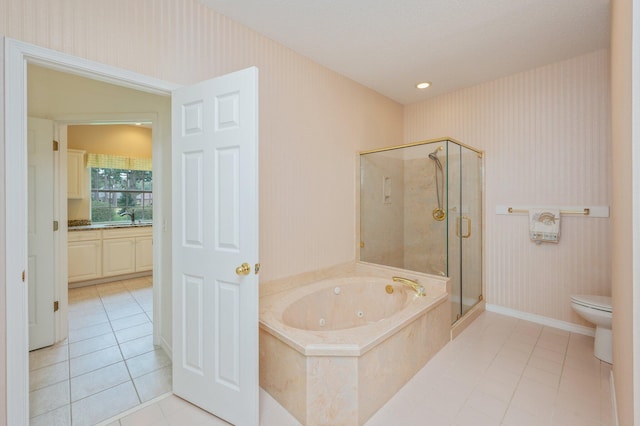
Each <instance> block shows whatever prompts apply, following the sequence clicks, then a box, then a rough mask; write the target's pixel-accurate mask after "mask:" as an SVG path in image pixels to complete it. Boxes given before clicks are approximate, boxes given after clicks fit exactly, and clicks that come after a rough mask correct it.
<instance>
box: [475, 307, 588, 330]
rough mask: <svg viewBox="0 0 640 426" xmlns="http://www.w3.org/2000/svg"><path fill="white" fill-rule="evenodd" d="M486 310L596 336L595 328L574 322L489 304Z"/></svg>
mask: <svg viewBox="0 0 640 426" xmlns="http://www.w3.org/2000/svg"><path fill="white" fill-rule="evenodd" d="M485 309H486V310H487V311H489V312H495V313H496V314H501V315H506V316H508V317H514V318H518V319H522V320H526V321H531V322H535V323H536V324H541V325H546V326H547V327H553V328H559V329H560V330H565V331H569V332H571V333H578V334H584V335H585V336H591V337H594V336H595V335H596V329H595V328H591V327H585V326H584V325H578V324H574V323H572V322H567V321H560V320H557V319H553V318H549V317H545V316H542V315H536V314H531V313H529V312H524V311H518V310H516V309H511V308H505V307H504V306H499V305H493V304H490V303H487V305H486V308H485Z"/></svg>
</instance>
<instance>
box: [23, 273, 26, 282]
mask: <svg viewBox="0 0 640 426" xmlns="http://www.w3.org/2000/svg"><path fill="white" fill-rule="evenodd" d="M25 278H26V277H25V272H24V271H22V282H24V280H25Z"/></svg>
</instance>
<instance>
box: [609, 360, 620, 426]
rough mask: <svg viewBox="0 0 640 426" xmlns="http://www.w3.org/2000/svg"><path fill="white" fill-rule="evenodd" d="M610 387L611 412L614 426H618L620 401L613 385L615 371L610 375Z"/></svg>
mask: <svg viewBox="0 0 640 426" xmlns="http://www.w3.org/2000/svg"><path fill="white" fill-rule="evenodd" d="M609 386H610V387H611V411H612V413H611V414H612V417H613V418H612V419H611V420H613V426H618V425H619V424H620V423H618V400H617V399H616V386H615V384H614V383H613V369H612V370H611V372H610V373H609Z"/></svg>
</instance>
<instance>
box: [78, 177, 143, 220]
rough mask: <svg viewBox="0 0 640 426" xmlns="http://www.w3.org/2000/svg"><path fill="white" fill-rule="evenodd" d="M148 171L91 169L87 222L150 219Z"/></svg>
mask: <svg viewBox="0 0 640 426" xmlns="http://www.w3.org/2000/svg"><path fill="white" fill-rule="evenodd" d="M152 185H153V179H152V174H151V171H147V170H126V169H109V168H102V167H92V168H91V222H93V223H104V222H127V221H131V217H130V214H131V213H132V212H133V215H134V217H135V220H136V221H138V220H141V221H150V220H152V219H153V208H152V207H153V193H152Z"/></svg>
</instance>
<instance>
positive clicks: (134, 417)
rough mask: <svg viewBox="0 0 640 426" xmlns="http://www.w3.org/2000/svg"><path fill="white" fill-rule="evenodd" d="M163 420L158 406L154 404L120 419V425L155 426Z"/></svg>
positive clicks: (162, 414)
mask: <svg viewBox="0 0 640 426" xmlns="http://www.w3.org/2000/svg"><path fill="white" fill-rule="evenodd" d="M165 420H166V419H165V417H164V413H163V412H162V410H161V409H160V405H158V404H157V403H156V404H152V405H150V406H148V407H145V408H141V409H140V410H138V411H136V412H135V413H131V414H129V415H128V416H126V417H124V418H122V419H120V424H121V425H122V426H151V425H154V426H155V425H157V424H158V423H160V422H162V421H165Z"/></svg>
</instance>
